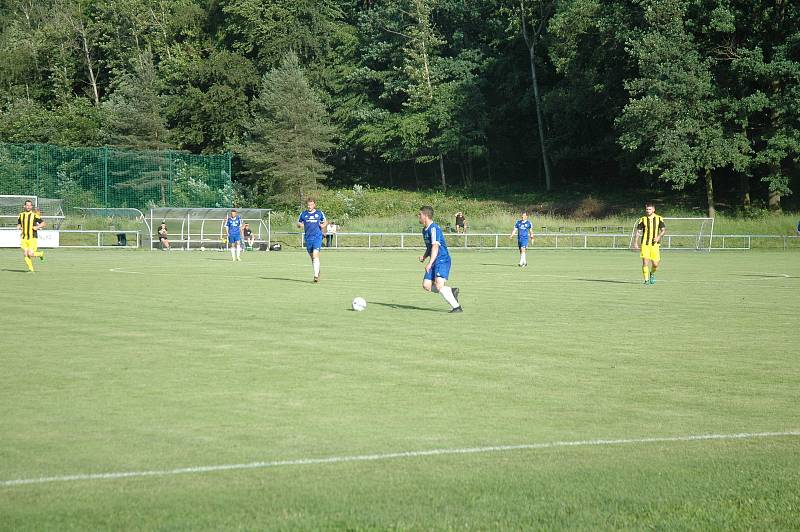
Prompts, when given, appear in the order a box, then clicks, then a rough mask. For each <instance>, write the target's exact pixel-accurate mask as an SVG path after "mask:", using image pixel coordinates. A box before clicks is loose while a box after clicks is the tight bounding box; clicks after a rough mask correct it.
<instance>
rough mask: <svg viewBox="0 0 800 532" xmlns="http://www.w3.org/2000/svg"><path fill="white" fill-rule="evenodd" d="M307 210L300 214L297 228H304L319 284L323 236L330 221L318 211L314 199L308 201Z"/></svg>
mask: <svg viewBox="0 0 800 532" xmlns="http://www.w3.org/2000/svg"><path fill="white" fill-rule="evenodd" d="M306 207H307V209H306V210H304V211H303V212H301V213H300V217H299V218H298V219H297V227H302V228H303V232H304V233H305V241H306V251H308V256H309V257H311V266H312V267H313V269H314V282H315V283H318V282H319V250H320V249H321V248H322V235H323V231H324V230H325V227H326V226H327V225H328V221H327V220H326V219H325V213H324V212H322V211H318V210H317V202H316V200H314V198H308V199H307V200H306Z"/></svg>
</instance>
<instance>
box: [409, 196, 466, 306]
mask: <svg viewBox="0 0 800 532" xmlns="http://www.w3.org/2000/svg"><path fill="white" fill-rule="evenodd" d="M419 223H420V225H422V227H423V228H424V229H422V238H423V239H424V240H425V254H424V255H422V256H421V257H420V258H419V261H420V262H425V259H426V258H429V257H430V260H429V261H428V264H426V265H425V275H424V277H423V278H422V288H424V289H425V290H427V291H428V292H436V293H439V294H442V297H443V298H444V299H445V301H447V303H448V304H449V305H450V307H451V310H450V312H463V311H464V309H462V308H461V304H460V303H459V302H458V288H450V287H449V286H447V285H446V284H445V283H447V278H448V277H449V276H450V253H449V252H448V251H447V244H446V243H445V241H444V233H443V232H442V228H441V227H439V226H438V225H437V224H435V223H434V221H433V207H430V206H428V205H425V206H423V207H422V208H421V209H420V210H419Z"/></svg>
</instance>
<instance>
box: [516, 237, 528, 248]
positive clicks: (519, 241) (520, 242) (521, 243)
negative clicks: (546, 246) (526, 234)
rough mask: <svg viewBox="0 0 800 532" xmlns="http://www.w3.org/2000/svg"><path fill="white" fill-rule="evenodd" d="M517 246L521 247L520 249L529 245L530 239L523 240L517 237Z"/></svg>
mask: <svg viewBox="0 0 800 532" xmlns="http://www.w3.org/2000/svg"><path fill="white" fill-rule="evenodd" d="M517 246H518V247H519V249H522V248H526V247H528V239H527V238H526V239H525V240H523V239H521V238H518V239H517Z"/></svg>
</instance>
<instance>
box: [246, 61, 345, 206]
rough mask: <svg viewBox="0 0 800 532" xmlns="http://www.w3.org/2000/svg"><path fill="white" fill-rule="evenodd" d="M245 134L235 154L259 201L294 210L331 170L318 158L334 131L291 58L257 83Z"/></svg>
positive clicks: (295, 62) (326, 149) (320, 104)
mask: <svg viewBox="0 0 800 532" xmlns="http://www.w3.org/2000/svg"><path fill="white" fill-rule="evenodd" d="M246 131H247V134H246V138H245V140H244V142H243V143H242V145H241V146H240V148H239V149H238V151H239V153H240V155H241V157H242V159H243V161H244V163H245V165H246V167H247V169H246V170H245V174H250V175H252V176H254V177H256V178H257V183H258V187H259V191H260V193H261V195H262V196H266V197H268V198H270V200H272V201H275V202H278V203H280V204H284V205H294V204H296V203H297V202H298V201H299V200H302V198H303V197H304V196H305V195H306V194H308V193H309V192H310V191H313V190H315V189H317V188H318V187H319V185H320V183H321V182H323V181H324V180H325V179H326V177H327V175H328V173H329V172H330V170H331V167H330V166H329V165H328V164H327V163H325V162H324V160H323V157H324V155H325V154H326V153H327V152H328V151H329V150H330V149H331V148H332V147H333V136H334V133H335V130H334V128H333V127H332V126H331V125H330V124H329V118H328V113H327V110H326V109H325V106H324V105H323V103H322V101H321V99H320V97H319V95H318V94H317V93H316V92H315V91H314V90H313V88H312V87H311V86H310V85H309V83H308V80H307V79H306V76H305V74H304V72H303V69H302V68H301V67H300V62H299V60H298V57H297V54H295V53H293V52H289V53H287V54H286V55H285V56H284V58H283V61H281V64H280V65H279V66H278V67H276V68H274V69H272V70H271V71H270V72H268V73H267V74H265V75H264V77H263V78H262V82H261V90H260V92H259V94H258V96H257V97H256V98H255V100H254V101H253V104H252V118H251V120H250V121H249V123H248V124H247V126H246Z"/></svg>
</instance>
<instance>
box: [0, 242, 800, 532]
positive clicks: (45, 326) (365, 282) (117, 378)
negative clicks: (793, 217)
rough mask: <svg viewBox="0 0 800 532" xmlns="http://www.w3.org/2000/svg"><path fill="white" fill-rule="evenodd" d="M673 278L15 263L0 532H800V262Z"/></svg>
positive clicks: (586, 271) (178, 259) (693, 261)
mask: <svg viewBox="0 0 800 532" xmlns="http://www.w3.org/2000/svg"><path fill="white" fill-rule="evenodd" d="M664 255H665V256H664V261H663V265H662V268H661V270H660V273H659V277H658V283H657V284H656V285H654V286H649V287H644V286H642V285H641V284H640V279H639V277H640V268H639V259H638V257H637V256H635V255H633V254H631V253H627V252H619V251H618V252H578V251H576V252H568V251H559V252H547V251H541V252H532V253H530V254H529V263H530V267H529V268H527V269H520V268H517V267H516V266H515V264H516V258H517V257H516V252H515V251H493V252H479V251H470V252H459V251H455V252H454V267H453V276H452V284H453V285H454V286H459V287H460V288H461V294H462V295H461V299H462V302H463V305H464V308H465V312H464V313H463V314H457V315H451V314H448V313H447V310H448V307H447V305H446V304H445V303H444V301H443V300H442V299H441V298H440V297H439V296H437V295H432V294H427V293H424V292H423V291H422V290H421V288H419V284H420V280H421V265H420V264H419V263H418V262H416V258H415V257H416V253H414V252H413V251H404V252H399V251H398V252H376V251H373V252H360V251H347V252H325V251H323V256H322V276H323V277H322V283H320V284H319V285H315V284H312V283H310V282H309V281H310V279H311V271H310V265H309V264H308V260H307V258H306V256H305V255H304V254H302V253H299V252H282V253H249V254H246V255H245V256H244V260H243V261H242V262H241V263H231V262H230V256H229V255H226V254H224V253H217V252H204V253H202V252H192V253H186V252H173V253H171V254H166V253H160V252H153V253H149V252H144V251H140V252H137V251H126V250H110V251H77V250H75V251H73V250H70V251H67V250H58V251H54V252H50V253H48V260H47V262H45V263H43V264H40V263H38V262H37V263H36V267H37V269H38V271H37V273H36V274H33V275H29V274H26V273H23V272H22V270H23V268H24V264H23V262H22V260H21V257H20V256H19V252H18V251H17V250H13V251H12V250H2V251H0V287H1V288H0V301H1V302H2V304H3V308H4V311H5V312H4V318H3V320H2V322H0V323H2V325H0V331H1V334H0V353H1V356H0V369H1V371H0V529H31V530H41V529H57V530H87V529H162V530H173V529H221V528H244V529H264V528H280V529H293V528H303V529H332V528H348V529H366V528H369V529H385V528H400V529H408V528H418V529H442V528H452V529H463V528H478V529H497V528H500V529H507V528H511V529H530V528H539V529H559V528H569V529H597V528H637V529H641V528H657V529H698V530H708V529H798V528H800V432H799V431H800V407H798V403H799V399H800V357H798V345H800V327H798V316H800V300H798V294H800V260H798V259H800V255H798V254H797V253H793V252H789V253H780V252H773V253H768V252H749V253H710V254H703V253H690V252H676V253H669V252H667V253H664ZM358 295H360V296H363V297H364V298H365V299H366V300H367V301H368V303H369V306H368V308H367V310H366V311H365V312H362V313H356V312H353V311H351V310H349V304H350V301H351V300H352V298H353V297H355V296H358ZM765 432H771V433H774V432H780V433H793V434H783V435H775V434H773V435H760V436H758V435H754V436H740V437H728V436H727V435H734V434H739V435H741V434H751V435H753V434H757V433H765ZM701 435H721V436H723V437H720V438H715V439H691V438H692V437H693V436H701ZM649 438H654V439H656V441H641V440H642V439H649ZM598 440H628V441H626V442H620V441H618V442H602V441H598ZM558 442H561V443H558ZM565 442H566V443H565ZM575 442H583V443H582V444H575ZM538 444H541V445H538ZM514 445H522V446H525V445H529V447H527V448H518V449H507V448H493V447H496V446H514ZM463 449H472V452H458V450H463ZM432 450H442V452H441V453H436V454H434V453H426V451H432ZM403 452H409V453H412V454H409V455H405V456H396V455H395V456H386V455H392V453H403ZM415 452H419V454H416V455H415V454H413V453H415ZM368 455H369V458H370V459H366V457H367V456H368ZM257 462H264V463H261V464H256V463H257ZM237 464H238V465H246V464H250V465H246V466H244V467H240V468H232V469H227V470H224V469H223V470H194V471H186V470H183V471H171V470H176V469H181V468H202V467H205V466H225V465H237ZM154 471H164V472H165V473H164V474H147V475H132V476H129V477H125V476H122V475H116V476H115V475H113V474H116V473H127V472H144V473H147V472H154ZM170 471H171V472H170ZM100 473H110V474H112V478H105V479H99V478H82V479H81V478H78V479H72V480H68V479H64V478H59V477H63V476H71V475H92V474H100ZM42 477H55V478H50V480H48V481H42V482H32V483H16V482H11V481H15V480H34V479H40V478H42Z"/></svg>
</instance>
